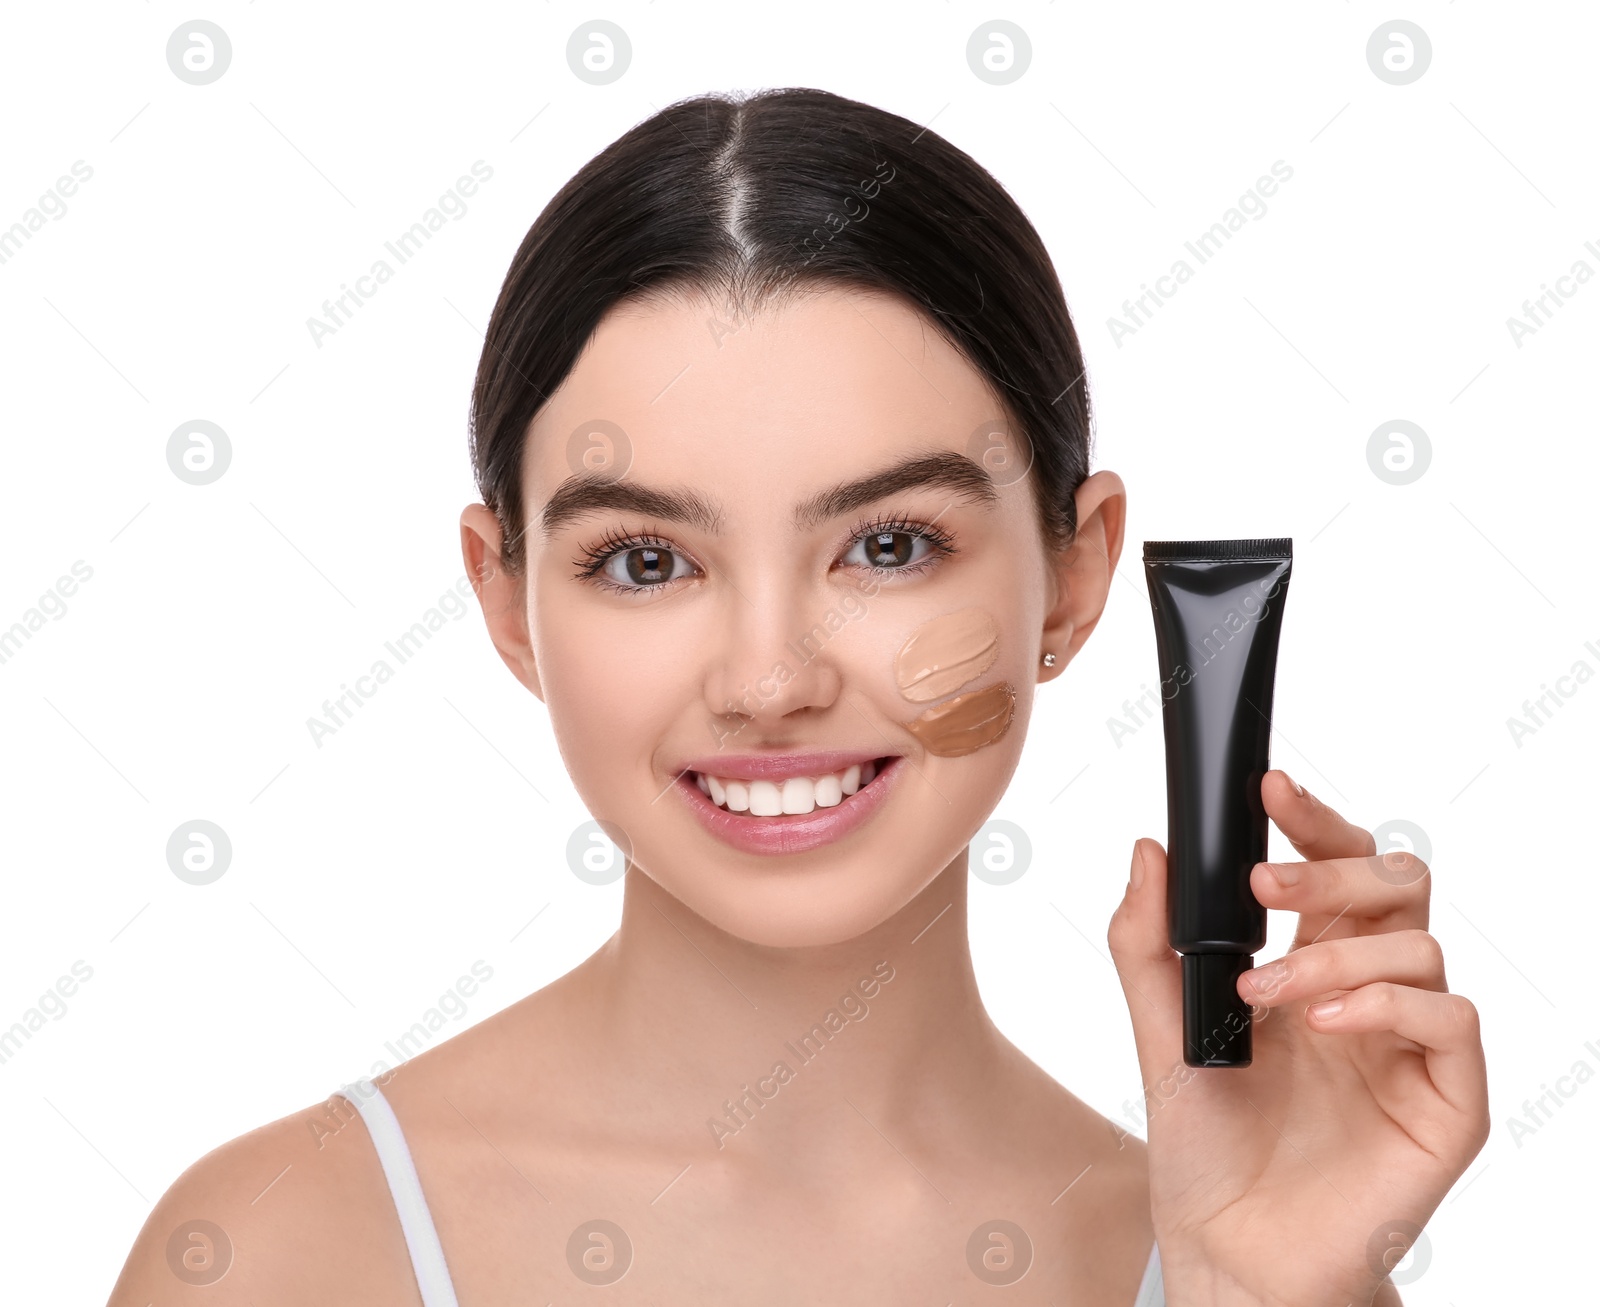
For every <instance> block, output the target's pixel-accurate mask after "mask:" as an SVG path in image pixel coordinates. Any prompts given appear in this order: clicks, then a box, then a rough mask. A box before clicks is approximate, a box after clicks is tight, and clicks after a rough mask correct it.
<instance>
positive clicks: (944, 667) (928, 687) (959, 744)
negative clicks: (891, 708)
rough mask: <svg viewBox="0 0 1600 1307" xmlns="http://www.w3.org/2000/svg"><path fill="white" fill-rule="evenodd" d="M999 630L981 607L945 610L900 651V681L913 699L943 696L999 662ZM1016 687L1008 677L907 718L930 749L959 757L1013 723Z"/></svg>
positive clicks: (896, 666) (990, 740) (897, 665)
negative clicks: (910, 718)
mask: <svg viewBox="0 0 1600 1307" xmlns="http://www.w3.org/2000/svg"><path fill="white" fill-rule="evenodd" d="M999 634H1000V633H999V631H998V630H997V629H996V627H995V624H994V619H993V618H991V617H990V616H989V614H988V613H986V612H984V610H983V609H981V608H962V609H959V610H957V611H956V612H953V613H943V614H941V615H940V616H938V617H935V618H933V619H931V620H930V621H927V622H924V623H923V624H922V625H921V626H919V627H918V628H917V629H916V630H915V631H913V632H912V633H911V635H910V637H909V638H908V639H907V640H906V642H905V643H904V644H903V645H901V646H900V652H899V653H898V654H897V655H895V663H894V672H895V683H896V684H897V685H898V686H899V687H900V693H901V695H902V696H903V697H904V698H906V699H908V700H910V701H911V702H912V703H926V702H928V701H929V700H931V699H942V698H943V697H944V696H945V695H947V694H950V693H952V692H953V691H955V690H959V689H960V688H961V687H962V686H963V685H965V684H967V682H969V681H972V680H976V679H977V678H978V677H979V676H981V675H982V674H983V673H984V672H986V671H988V670H989V668H990V667H991V666H993V665H994V660H995V658H996V656H997V654H998V652H999V649H998V643H999ZM1016 701H1017V696H1016V691H1015V690H1013V689H1012V688H1011V686H1010V685H1009V684H1007V683H1006V682H1004V681H1001V682H1000V683H998V684H996V685H991V686H988V687H986V688H985V689H982V690H972V691H969V692H968V693H966V694H958V695H956V697H955V698H954V699H951V700H950V701H949V702H948V703H942V704H940V705H939V706H938V707H936V708H929V709H928V710H927V711H926V712H924V713H923V714H922V715H921V716H920V717H917V718H915V719H914V720H913V721H910V722H908V723H906V729H907V730H909V731H910V732H911V733H912V734H913V735H915V736H916V737H917V738H918V739H919V740H921V741H922V744H923V747H924V748H926V749H927V750H928V752H929V753H932V754H936V755H937V756H939V757H941V758H959V757H960V756H961V755H962V754H967V753H973V752H975V751H976V750H978V749H981V748H983V747H984V746H985V745H988V744H993V743H994V742H995V741H996V740H998V739H999V738H1000V737H1001V736H1003V735H1004V734H1005V733H1006V731H1007V729H1008V728H1009V727H1010V726H1011V717H1012V713H1013V712H1014V711H1015V708H1016Z"/></svg>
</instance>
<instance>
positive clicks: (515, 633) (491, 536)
mask: <svg viewBox="0 0 1600 1307" xmlns="http://www.w3.org/2000/svg"><path fill="white" fill-rule="evenodd" d="M500 546H501V533H500V522H499V519H498V518H496V517H495V515H494V513H493V512H492V511H490V509H489V508H488V507H487V506H485V505H483V504H469V505H468V506H467V507H466V508H465V509H464V510H462V513H461V560H462V562H463V563H465V564H466V568H467V575H468V576H470V577H471V578H472V589H473V591H474V592H475V593H476V594H477V596H478V603H479V605H480V606H481V607H482V608H483V620H484V624H485V625H486V626H487V627H488V628H489V638H490V639H491V640H493V641H494V647H495V649H496V650H497V651H498V652H499V654H500V657H501V659H502V660H503V661H504V662H505V665H506V666H507V667H509V668H510V669H511V674H512V675H513V676H515V677H516V678H517V680H519V681H521V682H522V683H523V684H524V685H525V686H527V687H528V689H530V690H532V691H533V694H534V697H535V698H537V699H538V700H539V701H540V702H541V703H542V702H544V692H543V691H542V690H541V689H540V687H539V671H538V668H537V667H536V666H535V663H534V657H533V642H532V638H531V636H530V635H529V632H528V591H527V586H526V585H525V584H524V581H525V579H526V578H525V577H524V578H520V579H519V578H518V577H514V576H512V575H511V573H510V572H508V571H507V570H506V567H505V564H504V562H503V561H502V560H501V557H500Z"/></svg>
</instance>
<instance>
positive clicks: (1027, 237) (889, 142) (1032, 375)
mask: <svg viewBox="0 0 1600 1307" xmlns="http://www.w3.org/2000/svg"><path fill="white" fill-rule="evenodd" d="M885 177H888V178H889V181H888V182H887V183H885V182H884V181H883V178H885ZM852 214H853V215H855V216H854V220H852V217H851V215H852ZM836 223H842V225H840V226H838V227H836V226H835V224H836ZM828 285H840V286H849V287H852V288H869V289H873V290H878V291H884V292H889V293H892V294H895V295H898V296H900V297H901V298H902V299H904V300H906V301H909V302H910V303H911V304H912V305H913V306H914V307H916V308H917V309H919V310H921V311H922V312H923V313H924V314H925V315H926V316H927V317H928V318H929V319H930V321H932V322H933V323H934V324H935V325H936V326H937V327H938V328H939V329H940V330H941V331H942V332H943V333H944V335H945V336H946V337H947V338H948V339H949V340H950V342H951V343H952V344H953V345H954V346H955V347H956V348H957V349H959V350H960V351H961V352H962V353H963V355H964V356H965V357H966V358H967V359H968V360H969V361H970V362H971V363H972V365H973V366H974V367H975V368H976V369H977V370H978V371H979V372H981V373H982V374H983V375H984V376H985V377H986V378H987V379H988V381H989V383H990V385H991V387H992V388H993V389H994V391H995V393H996V394H997V395H998V396H999V397H1000V399H1001V400H1002V402H1003V403H1004V404H1005V405H1006V408H1007V410H1008V412H1007V414H1006V417H1007V419H1008V420H1009V421H1010V422H1011V423H1012V424H1013V430H1015V431H1016V432H1018V434H1019V435H1020V436H1021V438H1022V439H1023V440H1024V441H1026V445H1027V449H1026V454H1027V458H1028V474H1029V475H1030V476H1031V477H1032V478H1033V487H1034V494H1035V499H1036V502H1037V504H1038V508H1039V518H1040V522H1041V523H1042V532H1043V535H1044V539H1045V541H1046V544H1047V545H1048V546H1050V547H1052V548H1057V549H1059V548H1063V547H1065V546H1066V545H1068V544H1070V543H1071V542H1072V540H1073V539H1074V538H1075V536H1076V533H1077V521H1076V512H1075V507H1074V500H1073V494H1074V492H1075V491H1076V490H1077V488H1078V486H1079V485H1080V484H1081V483H1082V481H1083V480H1084V478H1085V477H1087V476H1088V475H1089V418H1090V411H1089V396H1088V388H1087V386H1086V384H1085V381H1084V375H1083V374H1084V367H1083V356H1082V353H1081V351H1080V350H1079V347H1078V338H1077V334H1076V332H1075V331H1074V330H1073V326H1072V319H1071V318H1070V317H1069V316H1068V313H1067V306H1066V301H1065V298H1064V297H1063V295H1062V291H1061V283H1060V280H1059V279H1058V277H1057V276H1056V272H1055V269H1054V267H1053V266H1052V265H1051V262H1050V256H1049V255H1048V254H1047V253H1046V251H1045V247H1044V243H1043V242H1042V241H1041V240H1040V239H1039V234H1038V232H1036V231H1035V230H1034V228H1033V225H1032V224H1031V223H1030V222H1029V221H1028V219H1027V217H1026V216H1025V215H1024V214H1023V212H1022V210H1021V209H1020V208H1018V207H1017V204H1016V202H1015V201H1014V200H1012V198H1011V197H1010V196H1009V195H1008V194H1007V193H1006V191H1005V190H1004V188H1003V187H1002V186H1001V185H1000V183H999V182H998V181H996V180H995V179H994V178H993V177H992V176H990V174H989V173H988V172H987V171H985V170H984V169H983V168H982V167H981V166H980V165H979V164H978V163H977V162H976V161H975V160H973V159H972V158H971V157H970V156H968V155H967V154H965V153H964V152H963V151H961V150H958V149H957V148H956V147H955V146H953V145H951V144H950V143H949V142H948V141H946V140H945V139H944V138H943V137H941V136H939V135H938V134H937V133H935V132H932V131H930V130H928V129H927V128H925V127H918V126H917V124H916V123H914V122H911V121H909V120H908V119H905V118H902V117H900V116H899V115H898V114H893V113H888V112H886V111H885V110H882V109H877V108H874V107H873V106H871V105H868V104H863V103H861V102H860V101H857V100H850V99H846V98H845V97H843V96H839V95H834V94H832V93H831V92H828V91H820V90H814V89H811V88H808V87H796V88H789V89H781V90H769V91H762V92H759V93H757V94H753V95H750V96H747V97H737V96H728V95H702V96H696V97H694V98H692V99H686V100H681V101H679V102H677V103H676V104H672V105H669V106H667V107H666V108H665V109H662V110H661V111H660V112H659V113H657V114H655V115H654V116H652V117H650V118H648V119H646V120H645V121H644V122H641V123H640V124H638V125H637V126H636V127H634V128H632V129H631V130H629V131H628V132H626V133H624V134H623V135H622V136H620V137H618V138H617V139H616V140H615V141H613V142H612V143H611V144H610V145H608V146H607V147H606V148H605V149H604V150H602V151H601V152H600V153H599V154H597V155H596V156H595V157H594V158H593V159H591V160H590V161H589V162H588V163H586V164H585V165H584V166H583V167H582V168H581V169H579V171H578V172H577V174H576V175H574V176H573V177H572V179H571V180H570V181H568V182H567V184H566V185H565V186H563V187H562V188H561V190H560V191H559V192H558V193H557V194H556V195H555V197H554V198H553V199H552V200H551V201H550V203H549V204H548V205H546V206H545V208H544V211H543V212H541V213H540V214H539V216H538V218H537V219H535V220H534V224H533V226H532V227H530V228H529V229H528V234H527V236H526V237H524V239H523V241H522V245H521V247H520V248H519V249H518V250H517V253H516V257H515V258H514V259H513V260H512V262H511V268H510V271H509V272H508V273H507V274H506V280H505V284H504V285H503V286H502V287H501V289H500V298H499V300H498V301H497V302H496V304H495V307H494V312H493V314H492V315H491V317H490V320H489V327H488V331H487V333H486V337H485V343H484V349H483V355H482V358H481V359H480V361H479V364H478V375H477V379H476V382H475V383H474V386H473V391H472V414H471V450H472V458H473V465H474V467H475V469H476V473H477V479H478V488H479V492H480V494H481V495H482V497H483V501H484V503H485V504H487V505H488V506H489V507H490V508H491V509H492V510H493V511H494V513H495V515H496V517H497V518H498V519H499V521H500V525H501V528H502V531H503V532H504V538H505V544H504V546H503V548H502V560H503V562H504V564H505V566H506V567H507V569H508V570H509V571H510V572H511V573H512V574H513V575H520V574H521V572H522V570H523V567H524V565H525V555H524V547H523V537H524V534H525V532H526V531H527V529H528V523H527V522H526V521H525V512H526V509H525V505H524V504H523V502H522V466H523V463H522V457H523V448H524V446H525V444H526V441H527V433H528V426H529V423H531V422H532V421H533V418H534V416H535V414H537V412H538V411H539V409H540V408H541V406H542V405H543V404H544V402H545V400H546V399H547V398H548V397H549V395H550V394H551V393H553V392H554V391H555V389H556V388H557V387H558V386H559V385H560V384H561V382H562V381H563V379H564V378H565V377H566V375H567V373H568V372H569V371H570V370H571V368H572V366H573V364H574V363H575V362H576V361H577V359H578V356H579V354H580V353H581V352H582V350H583V348H584V346H585V345H586V344H587V342H588V340H589V338H590V336H591V335H592V333H593V332H594V330H595V328H596V327H597V326H598V325H599V323H600V320H601V318H602V317H603V316H604V315H605V313H606V312H607V311H608V310H610V309H611V308H613V307H614V306H616V305H617V304H619V303H621V302H623V301H624V300H634V299H638V298H642V297H643V296H645V295H648V294H652V293H659V292H677V291H681V290H699V291H704V292H706V293H707V294H710V295H717V294H719V293H720V294H721V295H723V296H726V297H727V299H728V300H729V301H730V302H732V303H735V304H738V305H742V306H748V307H754V306H757V305H760V304H761V303H763V302H765V300H766V299H767V298H768V297H771V296H775V295H778V294H781V293H783V292H785V291H789V290H796V289H806V288H813V287H815V288H825V287H826V286H828ZM1019 456H1020V455H1019Z"/></svg>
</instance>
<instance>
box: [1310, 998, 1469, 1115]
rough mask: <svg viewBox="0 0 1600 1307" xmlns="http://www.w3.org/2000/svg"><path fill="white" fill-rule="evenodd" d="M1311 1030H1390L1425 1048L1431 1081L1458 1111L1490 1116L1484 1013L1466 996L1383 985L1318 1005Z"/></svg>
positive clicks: (1335, 1032) (1312, 1013)
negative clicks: (1482, 1027)
mask: <svg viewBox="0 0 1600 1307" xmlns="http://www.w3.org/2000/svg"><path fill="white" fill-rule="evenodd" d="M1306 1024H1307V1025H1308V1026H1309V1027H1310V1028H1311V1029H1313V1030H1316V1031H1320V1032H1322V1033H1324V1034H1330V1035H1348V1034H1356V1033H1359V1032H1363V1031H1374V1030H1388V1031H1392V1032H1393V1033H1395V1034H1396V1035H1399V1036H1400V1037H1401V1038H1402V1039H1410V1040H1414V1041H1415V1042H1416V1043H1418V1044H1420V1045H1422V1051H1423V1055H1424V1057H1425V1058H1426V1059H1427V1068H1428V1076H1429V1078H1430V1079H1431V1080H1432V1081H1433V1084H1434V1088H1436V1089H1437V1090H1438V1091H1439V1094H1440V1096H1441V1097H1442V1098H1443V1099H1444V1100H1445V1101H1446V1102H1448V1103H1449V1104H1450V1105H1451V1106H1452V1107H1455V1108H1457V1109H1458V1110H1459V1111H1462V1112H1466V1113H1469V1114H1471V1115H1473V1116H1479V1117H1482V1116H1486V1115H1487V1113H1488V1102H1489V1090H1488V1076H1487V1073H1486V1071H1485V1069H1484V1063H1483V1042H1482V1037H1481V1035H1480V1033H1479V1028H1478V1009H1477V1008H1476V1007H1475V1006H1473V1003H1472V1001H1471V1000H1470V999H1467V998H1463V997H1462V996H1461V995H1460V994H1448V993H1445V994H1436V993H1433V992H1431V991H1429V990H1425V989H1413V988H1412V987H1410V986H1409V985H1395V984H1391V983H1389V982H1388V981H1382V980H1380V981H1377V982H1375V983H1373V984H1370V985H1363V986H1361V987H1360V988H1359V989H1354V990H1351V991H1350V993H1348V994H1346V995H1344V996H1343V997H1342V998H1336V999H1330V1000H1328V1002H1326V1003H1313V1004H1312V1005H1311V1006H1310V1007H1308V1008H1307V1009H1306Z"/></svg>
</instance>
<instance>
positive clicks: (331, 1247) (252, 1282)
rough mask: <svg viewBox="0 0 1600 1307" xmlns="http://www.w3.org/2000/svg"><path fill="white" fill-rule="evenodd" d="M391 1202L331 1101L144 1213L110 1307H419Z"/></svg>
mask: <svg viewBox="0 0 1600 1307" xmlns="http://www.w3.org/2000/svg"><path fill="white" fill-rule="evenodd" d="M410 1265H411V1263H410V1259H409V1256H408V1254H407V1251H406V1247H405V1237H404V1235H403V1234H402V1232H401V1229H400V1224H399V1220H398V1217H397V1216H396V1214H395V1211H394V1202H393V1199H392V1198H391V1196H390V1194H389V1189H388V1186H387V1183H386V1182H385V1180H384V1177H383V1171H382V1168H381V1165H380V1164H379V1162H378V1158H377V1154H376V1152H375V1150H374V1148H373V1145H372V1140H371V1137H370V1136H369V1135H368V1134H367V1130H366V1125H365V1122H363V1121H362V1120H361V1119H360V1114H359V1112H358V1111H357V1110H356V1108H355V1107H354V1106H353V1105H352V1104H351V1103H350V1102H349V1101H348V1100H347V1099H345V1098H344V1097H343V1096H341V1095H338V1094H335V1095H332V1096H330V1097H329V1098H328V1099H327V1100H326V1101H324V1102H321V1103H317V1104H315V1105H314V1106H311V1107H307V1108H303V1109H301V1110H300V1111H297V1112H293V1113H291V1114H290V1115H288V1116H285V1117H282V1118H280V1119H279V1120H277V1121H272V1122H270V1123H268V1124H267V1125H264V1126H261V1127H259V1128H258V1129H255V1130H251V1131H250V1132H248V1133H247V1134H243V1135H240V1136H239V1137H238V1138H236V1139H232V1140H229V1141H228V1142H227V1143H225V1144H223V1145H221V1146H220V1147H218V1148H214V1149H212V1150H211V1151H210V1152H209V1153H207V1154H205V1156H203V1157H201V1158H200V1159H199V1160H198V1161H196V1162H195V1163H194V1164H193V1165H191V1166H190V1167H189V1168H188V1169H187V1170H186V1171H184V1172H183V1174H182V1175H180V1176H179V1177H178V1178H177V1179H176V1180H174V1181H173V1182H172V1185H171V1186H170V1187H169V1188H168V1189H167V1191H166V1193H164V1194H163V1195H162V1196H161V1199H160V1201H159V1202H157V1203H156V1205H155V1207H154V1208H153V1209H152V1211H151V1213H150V1216H149V1218H148V1219H147V1220H146V1221H145V1223H144V1227H143V1229H141V1230H140V1232H139V1236H138V1238H137V1239H136V1240H135V1241H134V1245H133V1248H132V1250H131V1251H130V1252H129V1254H128V1259H127V1262H126V1263H125V1265H124V1266H123V1269H122V1274H121V1276H119V1277H118V1280H117V1283H116V1287H115V1288H114V1289H113V1290H112V1293H111V1298H110V1302H109V1304H108V1307H145V1304H147V1303H151V1302H160V1303H164V1304H171V1305H173V1307H182V1304H186V1303H202V1302H203V1303H205V1304H208V1307H233V1305H234V1304H247V1303H248V1304H255V1303H264V1302H291V1301H292V1302H295V1303H299V1304H305V1305H307V1307H316V1305H317V1304H322V1303H328V1304H333V1303H340V1304H366V1303H372V1304H377V1303H386V1304H396V1303H416V1302H419V1301H420V1298H419V1295H418V1292H417V1289H416V1285H415V1282H414V1280H412V1278H411V1276H410Z"/></svg>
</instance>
